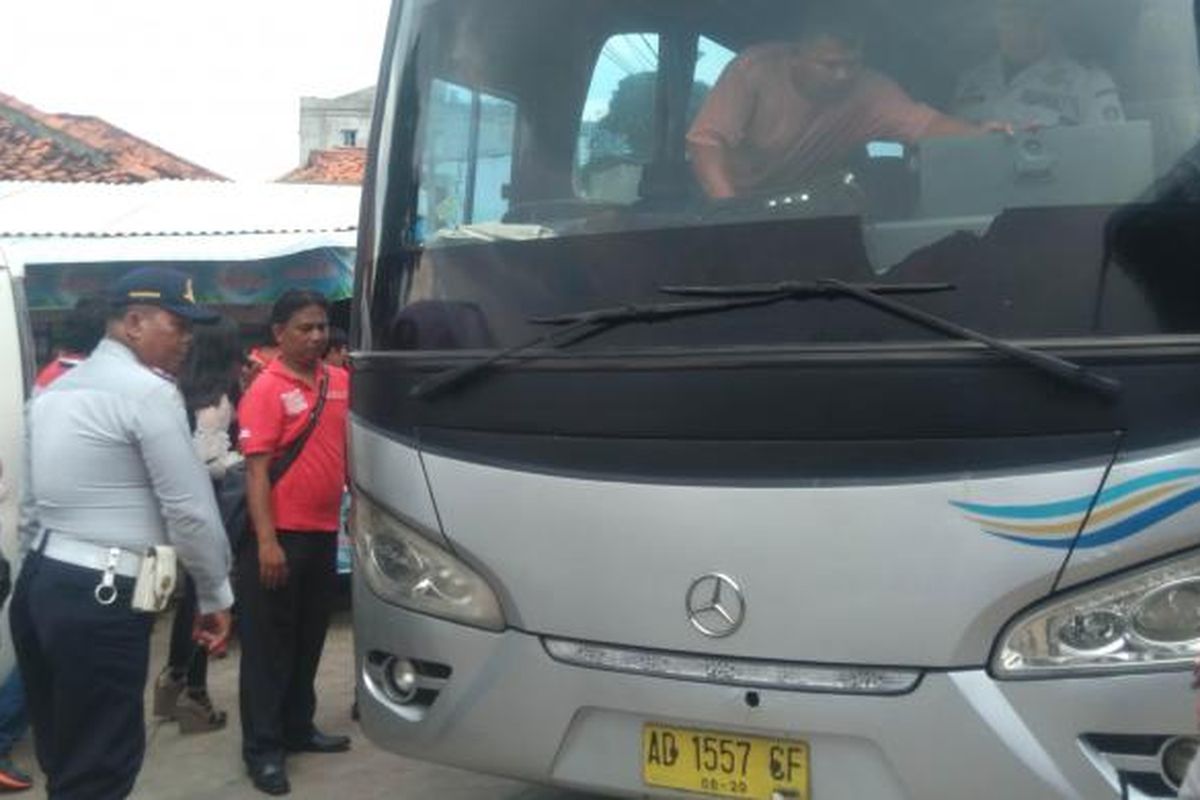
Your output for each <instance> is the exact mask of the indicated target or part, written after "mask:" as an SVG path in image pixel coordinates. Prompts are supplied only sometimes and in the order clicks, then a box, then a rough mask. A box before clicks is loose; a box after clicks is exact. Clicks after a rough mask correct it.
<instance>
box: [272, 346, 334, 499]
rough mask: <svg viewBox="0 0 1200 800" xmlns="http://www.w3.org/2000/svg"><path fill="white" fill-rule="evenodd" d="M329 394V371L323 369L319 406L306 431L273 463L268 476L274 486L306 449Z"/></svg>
mask: <svg viewBox="0 0 1200 800" xmlns="http://www.w3.org/2000/svg"><path fill="white" fill-rule="evenodd" d="M328 394H329V371H328V370H326V369H322V371H321V384H320V388H318V389H317V404H316V405H315V406H313V410H312V411H311V412H309V415H308V422H307V423H306V424H305V426H304V430H302V431H300V435H299V436H297V437H296V438H295V439H293V440H292V443H291V444H289V445H288V447H287V450H284V451H283V455H281V456H280V457H279V458H277V459H275V460H274V461H272V462H271V466H270V468H269V470H268V474H269V475H270V476H271V485H272V486H274V485H275V484H277V483H279V481H280V479H282V478H283V476H284V475H285V474H287V471H288V470H289V469H291V468H292V464H294V463H296V459H297V458H299V457H300V451H301V450H303V449H304V445H305V443H306V442H307V441H308V437H310V436H312V432H313V431H314V430H315V429H316V427H317V422H318V421H320V419H321V412H322V411H324V410H325V398H326V396H327V395H328Z"/></svg>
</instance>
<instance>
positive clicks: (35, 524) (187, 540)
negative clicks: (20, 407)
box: [10, 268, 233, 800]
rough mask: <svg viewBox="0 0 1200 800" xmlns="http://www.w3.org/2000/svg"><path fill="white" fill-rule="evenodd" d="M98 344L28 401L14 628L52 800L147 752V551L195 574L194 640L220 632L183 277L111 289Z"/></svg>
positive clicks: (120, 776)
mask: <svg viewBox="0 0 1200 800" xmlns="http://www.w3.org/2000/svg"><path fill="white" fill-rule="evenodd" d="M110 299H111V302H112V304H113V306H112V311H111V312H110V314H109V320H108V329H107V336H106V338H105V339H104V340H103V341H102V342H101V343H100V345H99V346H98V347H96V349H95V350H94V351H93V353H92V355H91V357H90V358H88V359H87V360H86V361H85V362H83V363H82V364H80V365H79V366H77V367H75V368H73V369H72V370H71V371H70V372H69V373H68V374H66V375H64V376H63V377H62V378H60V379H59V380H57V381H55V382H54V383H53V384H51V385H50V386H49V387H47V388H46V390H45V391H43V392H41V393H40V394H38V395H37V397H35V398H34V399H33V400H32V401H31V402H30V404H29V410H28V413H27V417H28V425H27V429H26V436H27V441H26V462H27V470H26V481H25V485H24V492H23V496H22V501H21V525H20V535H21V545H22V549H23V550H24V551H28V554H27V555H26V556H25V559H24V563H23V565H22V568H21V574H20V577H19V578H18V580H17V585H16V588H15V590H14V592H13V600H12V606H11V613H10V617H11V625H12V635H13V645H14V647H15V649H16V653H17V662H18V664H19V666H20V669H21V674H22V676H23V677H24V680H25V688H26V698H27V703H28V706H29V713H30V718H31V721H32V723H33V737H34V746H35V749H36V752H37V758H38V762H39V764H40V765H41V767H42V771H43V772H45V773H46V791H47V794H48V796H49V798H50V800H76V798H78V800H117V798H124V797H126V796H128V794H129V792H130V790H131V789H132V787H133V783H134V780H135V779H136V777H137V774H138V771H139V770H140V768H141V764H142V758H143V756H144V754H145V742H146V736H145V719H144V712H143V700H142V698H143V694H144V691H145V686H146V672H147V666H148V665H147V659H148V657H149V650H150V630H151V628H152V626H153V622H154V618H153V616H152V615H151V614H149V613H146V612H143V611H137V610H135V609H134V608H133V607H132V606H131V598H132V593H133V586H134V579H135V577H136V576H137V573H138V570H139V568H140V566H141V559H142V556H143V554H145V553H146V552H147V550H148V548H150V547H151V546H155V545H163V544H168V543H169V544H171V545H173V546H174V547H175V549H176V551H177V553H178V557H179V560H180V561H181V562H182V563H183V566H184V567H185V568H186V569H187V571H188V574H189V575H191V576H192V578H193V579H194V580H195V582H196V591H197V596H198V598H199V607H200V614H199V616H198V621H197V624H196V627H195V630H194V636H195V637H196V639H197V641H198V642H200V643H201V644H204V645H206V646H208V647H209V648H210V649H217V648H221V647H223V646H224V643H225V641H226V640H227V639H228V636H229V610H228V609H229V607H230V606H231V605H232V604H233V593H232V589H231V587H230V583H229V565H230V553H229V542H228V540H227V538H226V536H225V531H224V529H223V527H222V525H221V519H220V514H219V512H218V511H217V505H216V499H215V498H214V496H213V490H212V483H211V482H210V481H209V477H208V473H207V472H206V471H205V469H204V466H203V465H202V464H201V463H200V460H199V458H197V456H196V452H195V450H194V449H193V447H192V437H191V433H190V432H189V430H188V425H187V418H186V415H185V413H184V408H183V400H182V398H181V397H180V395H179V390H178V389H177V388H176V386H175V384H174V382H173V380H172V376H173V374H175V373H176V372H177V371H178V369H179V368H180V366H181V365H182V363H183V359H184V358H185V357H186V355H187V351H188V347H189V345H190V342H191V338H192V337H191V326H192V323H193V322H207V321H213V320H215V319H216V315H215V314H212V313H211V312H209V311H206V310H204V309H202V308H200V307H199V306H197V305H196V302H195V297H194V294H193V292H192V290H191V279H190V278H188V277H187V276H186V275H183V274H182V273H179V272H176V271H174V270H165V269H156V268H143V269H138V270H134V271H133V272H131V273H129V274H128V275H126V276H125V277H123V278H121V279H120V280H119V281H117V283H116V284H115V286H114V287H113V291H112V294H111V297H110Z"/></svg>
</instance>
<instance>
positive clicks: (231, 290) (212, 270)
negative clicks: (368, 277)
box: [25, 248, 354, 310]
mask: <svg viewBox="0 0 1200 800" xmlns="http://www.w3.org/2000/svg"><path fill="white" fill-rule="evenodd" d="M157 265H158V266H164V267H170V268H172V269H178V270H181V271H183V272H186V273H187V274H189V275H191V276H192V279H193V280H194V281H195V288H196V300H197V301H199V302H200V303H209V304H214V305H263V304H269V303H272V302H274V301H275V298H277V297H278V296H279V295H280V294H282V293H283V291H284V290H285V289H312V290H315V291H318V292H321V293H322V294H324V295H325V296H326V297H328V298H329V299H330V300H345V299H347V298H348V297H350V294H351V292H352V291H353V288H354V250H353V249H351V248H321V249H319V250H308V251H305V252H303V253H293V254H291V255H287V256H280V257H279V258H270V259H264V260H261V261H227V262H199V261H197V262H170V263H161V264H157ZM144 266H147V264H146V263H129V262H125V263H115V264H31V265H30V266H29V267H28V268H27V270H26V279H25V292H26V296H27V297H28V299H29V307H30V308H31V309H35V310H48V309H63V308H71V307H72V306H74V305H75V302H76V301H77V300H79V298H81V297H84V296H86V295H89V294H100V293H103V292H104V290H105V289H106V288H107V287H108V286H111V285H112V283H113V282H114V281H116V280H117V279H118V278H120V276H121V275H123V274H125V273H126V272H128V271H129V270H131V269H134V268H136V267H144Z"/></svg>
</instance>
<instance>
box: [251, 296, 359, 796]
mask: <svg viewBox="0 0 1200 800" xmlns="http://www.w3.org/2000/svg"><path fill="white" fill-rule="evenodd" d="M271 330H272V333H273V334H274V336H275V340H276V341H277V342H278V343H279V356H278V358H276V359H275V360H274V361H271V362H270V363H269V364H268V365H267V366H266V368H264V369H263V371H262V372H261V374H259V376H258V377H257V378H256V379H255V381H254V382H253V383H252V384H251V385H250V387H249V388H248V389H247V390H246V394H245V396H244V397H243V398H242V401H241V404H240V405H239V406H238V423H239V425H240V426H241V433H240V437H239V438H240V442H241V450H242V453H243V454H244V455H245V456H246V499H247V506H248V508H249V513H250V519H251V522H252V523H253V534H252V535H248V536H246V537H244V541H243V544H242V547H241V548H240V552H239V554H238V584H237V592H238V601H239V604H240V606H239V607H240V611H241V613H240V617H239V626H240V631H241V638H242V664H241V687H240V694H241V712H242V757H243V758H244V759H245V761H246V766H247V769H248V771H249V773H250V777H251V779H252V780H253V782H254V785H255V786H256V787H257V788H258V789H259V790H261V791H263V792H266V793H267V794H286V793H287V792H288V791H290V785H289V783H288V779H287V773H286V771H285V769H284V758H285V754H286V753H288V752H293V753H295V752H319V753H331V752H341V751H344V750H348V749H349V747H350V739H349V738H348V737H346V736H329V735H326V734H324V733H321V732H320V731H318V730H317V729H316V728H315V727H314V726H313V714H314V712H315V710H316V704H317V702H316V693H315V691H314V689H313V681H314V679H315V678H316V674H317V665H318V664H319V662H320V660H321V649H322V647H323V646H324V643H325V631H326V629H327V628H328V626H329V614H330V608H331V606H332V604H333V598H334V593H335V591H336V585H337V584H336V581H337V564H336V561H337V531H338V523H339V521H340V520H339V514H340V511H341V504H342V491H343V488H344V486H345V481H346V415H347V412H348V409H349V402H348V401H349V385H350V382H349V377H348V375H347V373H346V371H345V370H343V369H340V368H338V367H330V366H327V365H326V364H324V363H323V361H322V357H323V356H324V354H325V350H326V348H327V344H328V338H329V316H328V303H327V301H326V299H325V298H324V297H323V296H322V295H320V294H318V293H316V292H309V291H301V290H296V289H292V290H289V291H287V292H285V293H284V294H283V295H282V296H281V297H280V298H279V300H277V301H276V303H275V306H274V307H273V308H272V309H271ZM322 394H323V395H324V399H323V400H322ZM314 418H315V422H314ZM306 431H309V433H307V438H306V439H304V440H303V441H304V444H303V446H302V447H301V448H300V449H299V451H298V453H299V454H298V455H297V456H296V458H295V459H294V460H293V461H291V464H290V466H289V467H288V468H287V470H286V472H284V473H283V474H282V476H280V475H279V474H278V472H279V467H280V465H281V463H284V462H286V456H285V454H286V453H287V452H288V451H289V448H290V446H291V445H292V444H293V443H294V442H296V441H298V440H299V439H300V437H303V436H305V435H306ZM272 465H274V466H272Z"/></svg>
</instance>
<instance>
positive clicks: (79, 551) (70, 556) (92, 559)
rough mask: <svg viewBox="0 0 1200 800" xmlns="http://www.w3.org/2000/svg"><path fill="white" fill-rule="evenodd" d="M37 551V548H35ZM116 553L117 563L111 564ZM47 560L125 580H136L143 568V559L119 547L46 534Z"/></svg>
mask: <svg viewBox="0 0 1200 800" xmlns="http://www.w3.org/2000/svg"><path fill="white" fill-rule="evenodd" d="M34 549H35V550H36V548H34ZM114 551H115V552H116V554H117V555H116V563H115V564H110V561H109V559H110V558H111V557H112V554H113V552H114ZM42 555H44V556H46V558H51V559H54V560H55V561H62V562H63V563H65V564H74V565H75V566H77V567H87V568H88V569H94V570H96V571H97V572H106V571H109V570H110V569H111V571H112V572H113V573H114V574H116V575H120V576H121V577H123V578H136V577H137V576H138V570H140V569H141V567H142V557H141V556H140V555H138V554H136V553H131V552H129V551H128V550H122V549H121V548H119V547H104V546H103V545H99V544H92V543H91V542H81V541H80V540H78V539H68V538H66V537H63V536H52V535H50V534H46V546H45V548H44V549H43V550H42Z"/></svg>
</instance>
